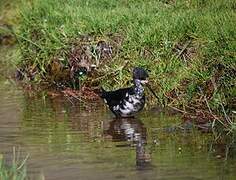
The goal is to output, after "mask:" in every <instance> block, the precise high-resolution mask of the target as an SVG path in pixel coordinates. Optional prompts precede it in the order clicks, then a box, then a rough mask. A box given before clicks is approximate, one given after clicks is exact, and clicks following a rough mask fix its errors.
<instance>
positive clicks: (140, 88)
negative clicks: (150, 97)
mask: <svg viewBox="0 0 236 180" xmlns="http://www.w3.org/2000/svg"><path fill="white" fill-rule="evenodd" d="M148 77H149V76H148V73H147V71H146V70H145V69H144V68H142V67H135V68H134V69H133V86H131V87H128V88H121V89H118V90H115V91H106V90H104V89H103V88H102V87H101V95H100V96H101V98H102V99H103V100H104V102H105V103H106V104H107V105H108V107H109V109H110V110H111V112H112V113H113V114H114V115H115V116H116V117H117V118H126V117H134V116H135V115H136V114H137V113H138V112H140V111H141V110H142V109H143V107H144V105H145V93H144V85H145V84H147V83H148V80H147V79H148Z"/></svg>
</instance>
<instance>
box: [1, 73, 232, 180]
mask: <svg viewBox="0 0 236 180" xmlns="http://www.w3.org/2000/svg"><path fill="white" fill-rule="evenodd" d="M0 102H1V103H0V154H3V155H4V157H6V159H7V160H8V161H9V162H10V160H11V158H12V155H13V153H12V151H13V147H15V148H16V150H17V151H18V152H20V155H21V158H23V157H25V156H26V155H27V154H28V155H29V158H28V160H27V170H28V174H29V176H30V178H31V179H43V178H45V179H47V180H48V179H55V180H59V179H86V180H87V179H88V180H90V179H91V180H93V179H94V180H98V179H142V180H145V179H150V180H151V179H181V180H184V179H186V180H187V179H204V180H205V179H235V178H236V171H235V169H236V159H235V156H234V155H233V153H228V154H226V151H225V147H226V146H224V145H215V144H214V141H213V138H212V135H211V134H209V133H201V132H200V131H198V130H196V129H194V128H192V127H191V125H189V126H187V127H185V128H184V127H182V126H181V120H180V118H179V117H178V115H171V114H170V113H166V112H163V111H159V110H157V109H153V110H148V109H145V110H144V111H143V112H142V113H140V114H139V116H138V117H137V118H135V119H122V120H118V119H114V118H113V116H112V114H111V113H110V112H109V111H108V110H107V108H106V107H105V106H104V105H103V103H102V102H97V103H89V104H83V103H80V102H76V101H71V100H70V101H69V100H68V99H67V98H59V97H55V98H52V97H47V95H46V93H44V92H42V93H40V94H35V93H30V92H28V93H25V92H23V91H22V90H21V89H20V88H19V86H17V85H16V84H15V83H14V82H12V81H11V80H9V79H7V78H5V77H3V76H0ZM234 152H235V151H234ZM226 155H227V156H226ZM226 157H227V160H226Z"/></svg>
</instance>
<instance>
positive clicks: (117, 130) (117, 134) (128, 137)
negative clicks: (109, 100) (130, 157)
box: [104, 118, 151, 169]
mask: <svg viewBox="0 0 236 180" xmlns="http://www.w3.org/2000/svg"><path fill="white" fill-rule="evenodd" d="M104 135H105V136H106V135H107V136H111V137H112V141H115V142H122V141H126V142H129V143H128V145H129V146H134V147H135V149H136V166H137V168H138V169H145V168H147V167H151V166H150V165H151V156H150V153H148V152H147V150H146V148H145V146H146V145H147V130H146V128H145V126H144V124H143V123H142V122H141V121H140V120H139V119H136V118H123V119H114V120H113V121H111V122H110V124H109V128H108V129H107V130H105V131H104Z"/></svg>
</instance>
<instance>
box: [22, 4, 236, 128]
mask: <svg viewBox="0 0 236 180" xmlns="http://www.w3.org/2000/svg"><path fill="white" fill-rule="evenodd" d="M235 12H236V3H235V1H233V0H229V1H224V0H210V1H205V0H200V1H199V0H188V1H187V0H178V1H174V0H167V1H164V0H160V1H156V0H148V1H144V0H137V1H128V0H119V1H116V0H109V1H107V0H96V1H94V0H71V1H68V2H67V1H64V0H58V1H52V0H49V1H48V0H33V1H29V2H26V3H25V4H23V5H22V8H21V15H20V16H21V17H20V20H21V21H20V27H19V28H18V29H17V37H18V40H19V42H20V46H21V54H22V58H21V61H20V62H18V66H19V67H20V68H21V74H23V75H22V76H24V77H25V79H28V80H31V81H34V82H41V81H47V82H49V83H51V84H57V85H58V84H59V83H63V84H64V86H72V87H76V84H77V83H78V78H80V77H79V76H78V75H77V74H76V71H78V70H79V69H80V67H81V66H83V67H86V68H87V70H89V71H90V72H89V73H88V75H87V76H84V77H82V78H81V79H80V83H82V84H84V85H87V86H93V87H94V86H100V85H102V86H104V87H105V88H107V89H116V88H118V87H121V86H126V85H127V81H128V80H129V79H130V78H131V76H130V71H131V69H132V67H134V66H143V67H145V68H147V69H149V70H150V78H151V81H152V86H153V87H154V89H155V90H156V92H157V94H158V96H159V99H160V102H161V104H163V105H169V106H172V107H176V108H178V109H179V110H181V111H183V112H184V114H185V117H186V118H187V119H189V118H190V119H195V120H197V121H198V122H206V121H214V120H219V121H222V123H223V124H231V125H232V126H234V127H235V124H234V120H235V112H233V110H235V104H236V99H235V97H236V89H235V84H236V82H235V76H236V52H235V50H236V33H235V22H236V13H235ZM81 61H82V62H81ZM92 64H96V65H97V68H96V69H92V68H91V67H90V66H91V65H92ZM219 117H223V118H219ZM227 127H228V126H227Z"/></svg>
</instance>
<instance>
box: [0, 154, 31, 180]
mask: <svg viewBox="0 0 236 180" xmlns="http://www.w3.org/2000/svg"><path fill="white" fill-rule="evenodd" d="M27 159H28V156H27V157H26V158H25V159H24V160H22V161H21V162H20V161H19V154H17V155H16V152H15V149H13V159H12V164H11V165H7V164H6V163H5V162H4V158H3V155H2V154H0V179H1V180H9V179H12V180H25V179H27V172H26V166H25V163H26V160H27Z"/></svg>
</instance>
